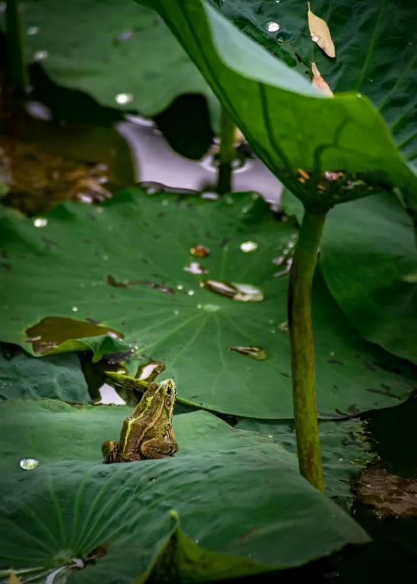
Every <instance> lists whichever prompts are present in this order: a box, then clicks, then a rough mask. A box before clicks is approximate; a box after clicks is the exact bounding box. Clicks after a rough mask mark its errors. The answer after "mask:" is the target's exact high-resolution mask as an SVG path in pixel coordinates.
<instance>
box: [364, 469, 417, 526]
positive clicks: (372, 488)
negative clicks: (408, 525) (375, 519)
mask: <svg viewBox="0 0 417 584" xmlns="http://www.w3.org/2000/svg"><path fill="white" fill-rule="evenodd" d="M358 496H359V500H360V501H361V502H362V503H364V504H365V505H372V506H373V507H374V508H375V510H376V512H377V514H378V515H379V516H380V517H381V518H385V517H410V516H416V515H417V481H415V480H411V479H404V478H402V477H400V476H398V475H393V474H390V473H389V472H388V471H386V470H385V469H370V470H367V471H365V472H364V473H363V474H362V476H361V478H360V480H359V483H358Z"/></svg>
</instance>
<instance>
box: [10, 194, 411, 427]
mask: <svg viewBox="0 0 417 584" xmlns="http://www.w3.org/2000/svg"><path fill="white" fill-rule="evenodd" d="M44 219H47V221H48V223H47V225H46V226H45V227H42V228H39V227H35V226H34V221H36V219H35V220H33V219H26V220H17V221H13V220H10V219H4V220H3V221H2V222H1V228H0V248H1V250H0V253H3V255H4V256H5V257H6V258H7V262H8V269H5V270H3V273H2V287H1V290H0V306H4V305H7V306H8V307H9V308H8V311H7V313H5V315H4V317H3V321H2V327H1V334H2V340H3V341H6V342H10V343H15V344H18V345H20V346H22V347H23V348H25V349H26V350H28V351H31V352H32V353H33V354H35V355H39V354H42V351H44V352H46V353H48V352H50V353H51V352H52V353H53V352H65V351H73V350H85V349H86V348H90V349H92V350H93V351H94V352H95V358H96V359H97V358H100V357H101V356H102V355H103V354H108V353H114V352H117V351H120V350H122V349H124V348H126V347H127V344H129V346H130V347H132V348H131V350H132V351H133V352H134V353H133V354H139V356H140V358H141V360H142V362H143V363H144V362H147V361H149V360H158V361H163V362H164V363H165V365H166V370H165V371H164V373H163V375H164V376H166V377H173V378H174V379H175V381H176V383H177V385H178V388H179V397H180V400H181V401H183V402H185V403H189V404H193V405H200V406H203V407H205V408H208V409H213V410H216V411H220V412H224V413H228V414H235V415H240V416H247V417H259V418H267V419H270V418H291V417H292V415H293V409H292V390H291V378H290V372H291V365H290V349H289V343H288V334H287V332H286V330H285V326H283V325H285V321H286V296H287V280H288V278H287V277H286V276H282V277H277V276H276V274H277V273H280V272H282V267H278V266H277V265H275V264H274V263H273V260H274V259H276V258H277V257H279V256H281V255H282V251H283V249H287V246H288V244H289V243H291V241H292V240H291V237H293V236H294V235H295V234H296V230H295V228H294V227H292V226H291V225H290V224H289V223H280V222H279V221H277V219H276V218H275V216H274V215H273V213H272V212H271V211H270V209H269V206H268V205H267V204H266V203H265V202H264V201H263V200H262V199H261V198H260V197H256V196H254V195H252V194H250V193H247V194H236V195H235V196H233V197H226V198H225V199H224V200H220V201H206V200H202V199H200V198H199V197H196V196H195V197H178V196H174V195H170V194H167V193H160V194H156V195H153V196H146V195H144V194H143V193H142V192H141V191H138V190H136V189H132V190H131V191H128V192H126V193H122V194H121V195H119V196H117V197H115V198H114V199H112V200H110V201H108V202H106V203H105V204H104V205H102V206H100V207H94V208H91V207H88V206H85V205H77V204H74V203H66V204H63V205H62V206H60V207H57V208H56V209H55V210H53V211H52V212H50V213H49V214H48V215H47V216H46V217H45V218H44ZM248 241H252V242H254V243H256V244H257V245H258V248H257V250H256V251H254V252H252V253H244V252H243V251H241V249H240V245H241V244H242V243H245V242H246V243H247V242H248ZM51 242H52V243H51ZM197 244H202V245H205V246H208V248H209V249H210V250H211V254H210V256H209V257H206V258H197V257H194V256H192V255H191V254H190V249H191V248H193V247H195V246H197ZM195 260H198V262H199V264H200V267H201V268H202V269H204V270H208V273H206V274H201V275H198V274H191V273H190V272H187V271H185V270H184V268H185V267H187V268H188V267H189V266H190V262H191V261H195ZM208 278H211V279H214V280H219V281H223V280H225V281H228V282H240V283H244V284H250V285H252V286H255V287H258V288H259V289H261V290H262V292H263V294H264V297H265V300H264V301H262V302H239V301H236V300H233V299H231V298H227V297H224V296H220V295H218V294H215V293H213V292H211V291H209V290H207V289H205V288H202V287H201V286H200V283H201V282H202V281H203V280H207V279H208ZM48 317H53V318H48ZM66 319H71V320H66ZM314 319H315V320H314V328H315V335H316V343H317V379H318V407H319V412H320V415H321V416H323V417H335V416H336V417H338V416H343V415H352V414H357V413H359V412H361V411H364V410H369V409H375V408H380V407H387V406H391V405H395V404H397V403H399V401H400V400H403V399H406V398H407V397H408V396H409V395H410V393H411V392H412V391H413V389H414V387H415V381H414V377H415V375H414V374H413V373H412V372H410V371H408V370H407V369H406V368H405V367H403V365H402V363H401V361H399V360H398V359H395V358H394V357H390V356H389V355H387V354H386V353H385V352H383V351H382V350H379V349H378V348H376V347H374V346H372V345H370V344H368V343H366V342H364V341H363V340H361V338H360V336H359V335H358V334H357V333H356V332H355V330H354V329H353V327H352V326H351V325H350V324H349V323H348V321H347V319H346V317H344V316H343V314H342V312H341V310H340V309H339V308H338V307H337V305H336V304H335V302H334V301H332V298H331V296H330V295H329V293H328V292H327V290H326V287H325V285H324V284H323V281H322V279H321V278H320V277H318V278H317V281H316V286H315V292H314ZM39 321H40V325H38V326H37V323H39ZM93 323H98V325H99V327H97V325H96V324H93ZM28 327H29V332H28V335H29V339H30V340H31V341H32V342H29V340H28V338H27V337H26V334H25V330H26V329H28ZM91 331H93V332H95V331H96V332H95V334H97V335H99V336H93V337H92V336H90V337H88V336H87V338H85V335H91V334H92V333H91ZM106 331H109V335H107V336H103V333H105V332H106ZM121 334H123V335H125V338H124V340H123V341H120V340H117V339H115V338H113V336H114V335H119V336H120V335H121ZM100 335H101V336H100ZM110 335H113V336H110ZM65 338H67V339H68V340H67V341H66V342H63V343H62V344H60V345H59V344H58V345H57V344H56V343H55V344H54V342H53V341H54V339H55V340H56V341H58V340H60V341H61V342H62V341H63V340H64V339H65ZM242 346H243V347H248V346H249V347H252V346H254V347H259V348H260V349H263V350H265V351H266V356H267V359H265V360H256V359H252V358H249V357H247V356H245V355H242V354H241V353H239V352H236V351H230V350H229V349H230V348H233V347H242ZM37 351H41V353H39V352H37ZM255 356H256V355H255ZM263 356H265V355H263Z"/></svg>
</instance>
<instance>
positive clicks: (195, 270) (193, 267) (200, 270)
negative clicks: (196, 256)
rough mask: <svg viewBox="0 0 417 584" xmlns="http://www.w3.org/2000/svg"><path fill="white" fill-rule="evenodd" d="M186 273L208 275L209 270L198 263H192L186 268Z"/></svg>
mask: <svg viewBox="0 0 417 584" xmlns="http://www.w3.org/2000/svg"><path fill="white" fill-rule="evenodd" d="M184 272H188V273H189V274H197V275H199V274H208V272H209V271H208V270H207V268H204V267H203V266H202V265H201V264H199V263H198V262H191V263H190V264H189V265H188V266H185V267H184Z"/></svg>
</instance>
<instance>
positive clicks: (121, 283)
mask: <svg viewBox="0 0 417 584" xmlns="http://www.w3.org/2000/svg"><path fill="white" fill-rule="evenodd" d="M106 281H107V284H108V285H109V286H113V287H114V288H128V287H129V286H147V287H149V288H152V289H153V290H158V291H159V292H163V293H164V294H169V295H170V296H174V294H175V290H174V289H173V288H170V287H169V286H165V285H164V284H158V283H157V282H151V281H150V280H116V278H115V277H114V276H112V275H111V274H109V275H108V276H107V279H106Z"/></svg>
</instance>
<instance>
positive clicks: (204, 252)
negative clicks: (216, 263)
mask: <svg viewBox="0 0 417 584" xmlns="http://www.w3.org/2000/svg"><path fill="white" fill-rule="evenodd" d="M210 253H211V252H210V248H209V247H207V246H205V245H196V246H194V247H192V248H191V249H190V254H191V255H192V256H194V257H196V258H208V257H209V255H210Z"/></svg>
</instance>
